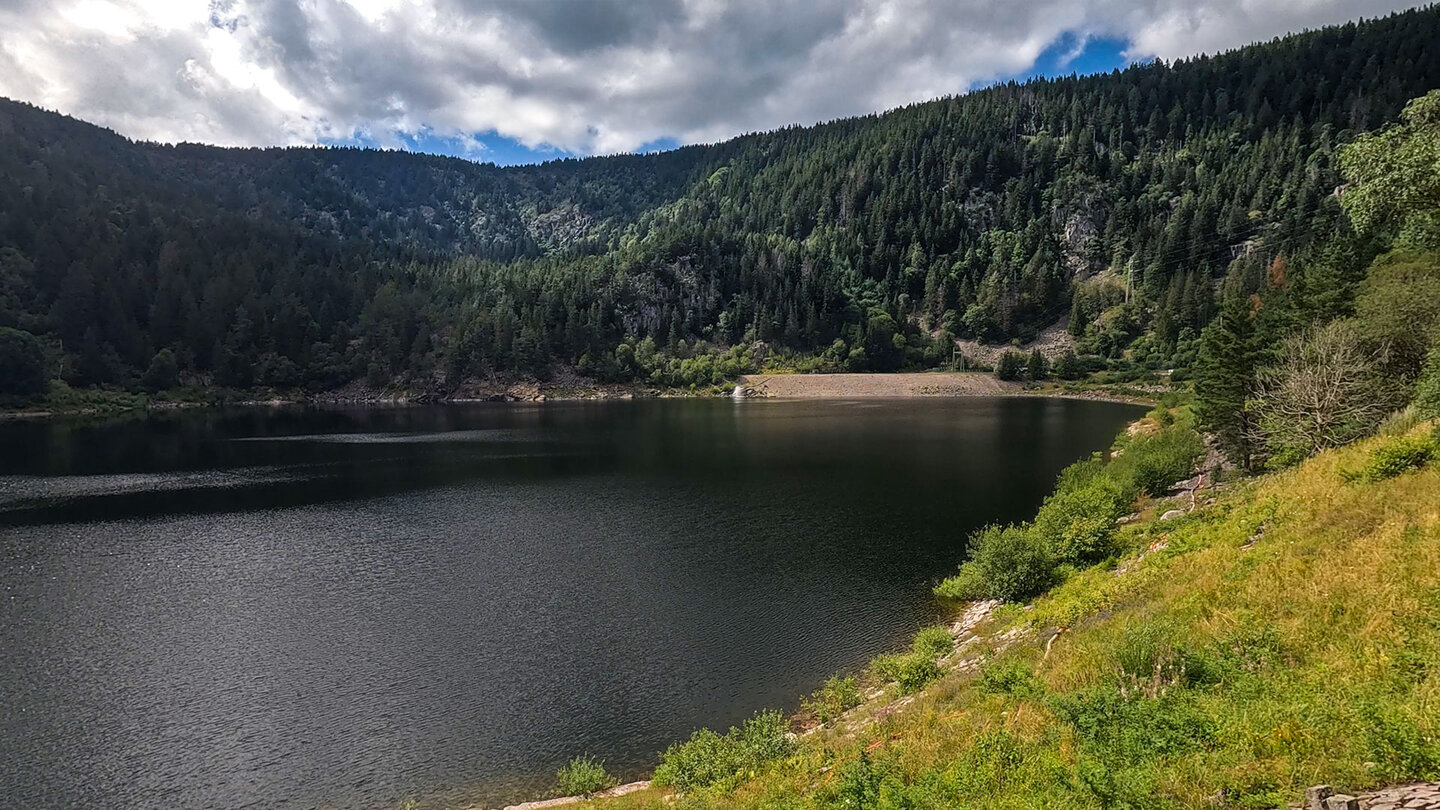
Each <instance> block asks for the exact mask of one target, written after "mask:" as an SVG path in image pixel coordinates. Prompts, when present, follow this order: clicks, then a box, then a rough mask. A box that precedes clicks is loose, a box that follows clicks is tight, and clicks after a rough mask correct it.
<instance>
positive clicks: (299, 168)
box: [0, 7, 1440, 388]
mask: <svg viewBox="0 0 1440 810" xmlns="http://www.w3.org/2000/svg"><path fill="white" fill-rule="evenodd" d="M1436 43H1440V9H1437V8H1436V7H1430V8H1426V9H1420V10H1415V11H1411V12H1406V13H1401V14H1396V15H1393V16H1391V17H1387V18H1385V19H1381V20H1375V21H1369V22H1362V23H1353V24H1349V25H1345V26H1339V27H1334V28H1329V29H1324V30H1321V31H1317V32H1310V33H1305V34H1300V35H1295V36H1290V37H1286V38H1283V39H1279V40H1275V41H1272V42H1269V43H1265V44H1259V45H1253V46H1250V47H1247V48H1243V49H1240V50H1237V51H1234V52H1231V53H1227V54H1223V55H1220V56H1214V57H1198V58H1195V59H1190V60H1183V61H1180V62H1177V63H1174V64H1171V65H1166V64H1161V63H1155V64H1148V65H1138V66H1135V67H1132V68H1130V69H1128V70H1124V71H1117V72H1114V73H1111V74H1108V75H1099V76H1091V77H1084V78H1075V77H1071V78H1062V79H1053V80H1048V79H1047V80H1034V81H1029V82H1025V83H1012V84H1006V85H1001V86H996V87H992V88H989V89H986V90H981V91H977V92H973V93H969V94H966V95H963V96H957V97H953V98H946V99H942V100H939V101H934V102H929V103H924V104H917V105H914V106H911V107H907V108H904V109H900V110H895V111H892V112H889V113H885V114H882V115H873V116H867V117H862V118H856V119H847V120H843V121H837V122H833V123H829V124H823V125H819V126H813V127H804V128H800V127H796V128H788V129H784V130H780V131H776V132H770V133H763V134H756V135H749V136H745V137H741V138H737V139H734V140H732V141H728V142H725V143H722V144H717V145H712V146H696V147H687V148H684V149H680V150H676V151H673V152H667V153H662V154H655V155H628V156H617V157H607V158H592V159H586V160H566V161H557V162H552V163H547V164H544V165H540V166H527V167H512V168H505V169H501V168H497V167H494V166H491V165H484V164H475V163H471V162H467V161H463V160H456V159H450V158H438V157H429V156H422V155H413V154H406V153H397V152H378V151H372V150H356V149H309V148H307V149H264V150H257V149H240V150H236V149H220V148H213V147H204V146H194V145H182V146H161V145H154V144H144V143H134V142H131V141H128V140H126V139H124V138H122V137H120V136H117V135H115V134H113V133H110V132H108V131H105V130H102V129H99V128H96V127H93V126H90V125H88V124H84V123H82V122H78V121H75V120H73V119H69V118H65V117H62V116H58V115H55V114H52V113H47V112H44V111H41V110H39V109H36V108H34V107H30V106H28V105H24V104H19V103H14V102H0V328H7V327H8V328H12V329H17V330H21V331H23V332H26V333H30V334H33V335H35V336H37V337H38V338H39V341H40V342H41V343H42V344H43V348H44V353H45V355H46V357H47V362H48V363H49V366H50V368H49V369H48V371H49V373H50V374H51V375H54V376H59V377H62V378H64V379H66V380H68V381H69V382H71V383H72V384H78V385H94V384H114V385H136V384H140V383H141V382H142V381H144V382H145V384H147V385H149V386H150V387H166V386H167V385H173V384H174V382H175V381H176V379H177V378H182V379H187V380H193V381H204V382H213V383H216V384H221V385H231V386H242V387H246V386H253V385H269V386H296V385H303V386H306V387H311V388H324V387H330V386H336V385H339V384H342V383H344V382H347V381H349V380H352V379H355V378H357V377H362V376H367V377H369V378H371V380H372V381H373V382H376V383H390V382H399V383H403V384H406V385H409V386H411V387H424V388H434V387H441V388H443V387H444V386H446V385H453V384H454V382H455V381H456V380H459V379H462V378H464V377H467V376H475V375H482V374H486V373H490V372H494V371H513V372H520V373H526V374H534V375H540V376H543V375H545V374H547V373H550V372H551V371H552V370H553V369H554V368H555V367H556V366H557V365H573V366H577V367H578V368H580V369H581V370H582V371H583V372H585V373H588V374H591V375H594V376H597V377H601V378H607V379H627V378H628V379H634V378H648V379H654V380H656V381H659V382H668V383H695V382H705V383H709V382H714V381H715V380H716V379H718V378H719V377H721V376H723V375H724V374H726V373H732V372H733V371H735V370H738V369H739V368H742V367H745V366H746V365H747V364H752V363H755V362H757V355H758V350H755V349H752V346H755V344H757V342H759V343H763V344H765V346H766V347H767V348H766V350H767V351H770V352H772V353H773V352H794V353H799V354H805V355H808V356H810V357H812V358H813V360H812V361H811V362H812V364H813V365H816V366H828V367H835V368H842V367H843V368H852V369H891V368H896V367H899V366H901V365H906V364H911V365H916V364H923V363H927V362H932V361H934V360H936V359H938V358H942V357H943V358H946V359H948V357H949V355H950V345H951V338H952V337H955V336H960V337H971V338H977V339H982V340H986V341H992V342H1003V341H1008V340H1010V339H1012V338H1020V339H1022V340H1023V339H1025V338H1027V337H1029V336H1031V335H1033V334H1034V333H1035V332H1036V331H1037V330H1039V329H1041V328H1043V327H1045V326H1047V325H1049V324H1051V323H1054V322H1056V321H1057V320H1060V319H1062V318H1065V317H1067V316H1068V317H1069V318H1070V329H1071V332H1072V334H1074V335H1075V336H1076V337H1077V339H1078V347H1079V349H1080V351H1081V352H1082V353H1083V354H1090V355H1092V356H1093V357H1094V358H1095V359H1094V361H1093V362H1095V363H1102V362H1108V363H1111V364H1118V365H1131V366H1133V365H1138V366H1149V367H1171V366H1175V367H1180V368H1185V367H1187V366H1189V365H1190V364H1191V363H1192V362H1193V361H1194V359H1195V354H1196V350H1197V346H1198V335H1199V330H1200V329H1201V327H1203V326H1204V325H1205V324H1206V323H1207V322H1208V321H1209V320H1210V319H1211V318H1212V317H1213V316H1214V314H1215V312H1216V310H1217V306H1218V301H1219V297H1218V288H1219V285H1220V282H1221V280H1222V279H1224V278H1225V277H1227V275H1228V276H1229V277H1230V278H1231V279H1232V281H1233V284H1235V285H1240V286H1244V285H1246V284H1249V285H1251V286H1255V285H1258V284H1259V283H1260V281H1259V280H1260V279H1263V276H1264V270H1265V268H1267V267H1268V266H1270V264H1271V260H1272V259H1273V258H1274V257H1275V256H1276V255H1279V254H1282V253H1284V254H1300V255H1303V254H1304V253H1305V251H1307V250H1308V249H1310V248H1309V246H1310V245H1312V244H1313V243H1315V242H1316V241H1317V239H1319V238H1321V237H1324V236H1326V235H1328V234H1329V233H1330V232H1332V231H1333V230H1334V229H1336V228H1337V227H1341V225H1342V220H1343V218H1342V216H1341V214H1340V211H1339V207H1338V205H1337V204H1336V202H1335V199H1334V192H1335V190H1336V188H1337V186H1338V185H1339V180H1338V175H1337V173H1336V169H1335V167H1334V166H1333V165H1332V156H1333V154H1334V152H1335V149H1336V147H1337V146H1338V145H1340V144H1343V143H1346V142H1348V141H1350V140H1353V139H1354V138H1355V137H1356V135H1357V134H1359V133H1361V132H1363V131H1367V130H1371V129H1375V128H1377V127H1379V126H1381V125H1382V124H1384V123H1386V122H1389V121H1392V120H1394V119H1395V118H1396V116H1397V115H1398V114H1399V112H1400V110H1401V108H1402V107H1403V106H1404V104H1405V102H1406V101H1407V100H1409V99H1411V98H1413V97H1416V96H1419V95H1422V94H1424V93H1425V92H1426V91H1428V90H1430V89H1432V88H1435V87H1437V86H1440V47H1437V44H1436ZM147 371H148V372H149V373H147Z"/></svg>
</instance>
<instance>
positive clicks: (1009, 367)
mask: <svg viewBox="0 0 1440 810" xmlns="http://www.w3.org/2000/svg"><path fill="white" fill-rule="evenodd" d="M1024 373H1025V356H1024V355H1022V354H1020V353H1019V352H1010V351H1007V352H1005V353H1004V354H1002V355H1000V359H999V360H997V361H996V362H995V376H996V377H998V378H1000V379H1002V380H1010V381H1014V380H1018V379H1020V377H1021V376H1022V375H1023V374H1024Z"/></svg>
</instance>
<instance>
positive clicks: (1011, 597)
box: [935, 526, 1055, 601]
mask: <svg viewBox="0 0 1440 810" xmlns="http://www.w3.org/2000/svg"><path fill="white" fill-rule="evenodd" d="M1054 579H1055V559H1054V557H1053V556H1052V554H1051V552H1050V548H1049V546H1048V545H1047V544H1046V543H1045V541H1044V540H1043V539H1042V538H1039V537H1038V536H1037V535H1036V533H1034V532H1030V531H1027V530H1026V529H1024V528H1023V527H1019V526H1004V527H1001V526H988V527H986V528H984V529H981V530H980V531H979V532H976V533H975V535H973V536H972V537H971V540H970V559H969V561H967V562H966V563H965V564H964V565H962V566H960V573H958V574H956V575H955V576H953V577H950V578H949V579H946V580H945V581H944V582H942V583H940V585H938V586H937V587H936V588H935V593H937V594H938V595H940V596H943V597H947V598H950V599H1004V600H1006V601H1016V600H1021V599H1028V598H1030V597H1031V596H1034V595H1035V594H1038V593H1040V592H1041V591H1043V590H1045V589H1046V588H1047V587H1049V586H1050V584H1051V583H1052V582H1054Z"/></svg>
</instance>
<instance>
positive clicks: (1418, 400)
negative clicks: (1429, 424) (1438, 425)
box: [1415, 335, 1440, 419]
mask: <svg viewBox="0 0 1440 810" xmlns="http://www.w3.org/2000/svg"><path fill="white" fill-rule="evenodd" d="M1415 409H1416V410H1417V411H1419V414H1420V416H1421V417H1422V418H1424V419H1434V418H1435V417H1437V416H1440V335H1437V336H1436V337H1435V339H1434V345H1433V346H1431V347H1430V353H1429V354H1428V355H1426V358H1425V370H1424V371H1422V372H1420V380H1419V382H1417V383H1416V385H1415Z"/></svg>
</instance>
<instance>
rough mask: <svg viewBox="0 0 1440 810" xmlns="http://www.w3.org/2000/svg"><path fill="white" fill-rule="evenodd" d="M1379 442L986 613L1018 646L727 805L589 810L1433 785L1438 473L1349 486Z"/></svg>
mask: <svg viewBox="0 0 1440 810" xmlns="http://www.w3.org/2000/svg"><path fill="white" fill-rule="evenodd" d="M1380 441H1385V440H1384V439H1378V440H1372V441H1368V442H1361V443H1358V444H1356V445H1353V446H1350V447H1347V448H1342V449H1340V450H1337V451H1331V452H1327V453H1324V454H1322V455H1320V456H1319V457H1317V458H1314V459H1312V460H1310V461H1309V462H1306V463H1305V464H1303V465H1302V466H1300V467H1298V468H1296V469H1292V470H1289V471H1286V472H1282V473H1278V474H1274V475H1271V476H1268V477H1265V478H1263V479H1257V480H1253V481H1247V482H1243V483H1240V484H1236V485H1232V487H1231V488H1230V489H1228V490H1227V491H1226V492H1224V493H1223V494H1222V495H1221V496H1220V499H1219V501H1218V502H1217V503H1216V504H1214V505H1211V506H1208V507H1202V508H1201V509H1200V510H1198V511H1197V512H1196V513H1195V514H1193V515H1191V516H1189V517H1186V518H1182V519H1179V520H1172V521H1169V522H1166V523H1155V522H1152V523H1148V524H1144V525H1141V526H1136V527H1131V528H1128V529H1126V534H1125V536H1124V537H1125V541H1126V544H1127V547H1128V548H1130V549H1132V554H1131V555H1130V556H1129V557H1128V558H1127V559H1125V560H1123V561H1122V563H1121V565H1120V566H1118V568H1117V567H1114V566H1105V567H1097V568H1092V569H1089V570H1086V571H1082V572H1080V573H1078V574H1076V575H1074V576H1072V577H1071V578H1070V579H1069V580H1067V581H1066V582H1064V583H1063V584H1061V585H1059V586H1057V587H1055V588H1054V589H1053V590H1052V591H1051V592H1050V593H1049V594H1047V595H1045V596H1043V597H1041V598H1039V599H1038V600H1036V601H1035V603H1034V604H1033V605H1032V606H1030V607H1028V608H1022V607H1019V606H1009V607H1007V608H1005V609H1003V610H1002V611H1001V612H1000V613H999V614H998V615H997V616H996V617H995V619H993V620H992V621H991V623H990V625H989V627H987V628H985V632H988V633H989V634H990V635H991V637H994V636H995V635H998V634H999V633H1000V632H1002V631H1004V630H1006V629H1009V628H1011V627H1017V626H1018V627H1024V628H1026V629H1027V631H1028V632H1030V633H1032V635H1030V636H1028V637H1027V638H1028V640H1027V641H1026V642H1024V643H1021V644H1018V645H1015V646H1013V647H1011V648H1010V649H1009V650H1008V651H1006V652H1004V653H1002V654H1000V655H998V656H995V657H994V658H993V659H992V660H989V661H987V662H986V663H985V664H984V665H983V666H982V667H981V671H980V674H976V673H974V672H969V673H962V672H956V673H952V674H950V675H947V676H945V677H944V678H942V679H941V680H940V681H938V682H937V683H935V684H934V685H932V686H930V687H929V688H928V689H926V690H925V691H924V692H922V693H921V694H920V695H918V696H917V697H916V699H915V700H914V701H913V702H911V703H909V704H908V705H905V706H903V707H900V708H898V709H896V708H887V707H886V705H885V704H886V701H888V700H891V699H892V698H893V694H891V695H887V696H886V697H885V698H882V699H881V700H879V701H876V702H874V703H872V704H869V705H866V706H863V707H861V708H859V709H857V710H855V713H853V714H852V716H851V718H849V719H848V720H849V722H845V723H842V724H840V727H839V729H833V730H825V731H822V732H820V733H817V734H815V735H811V736H809V737H806V738H805V739H804V740H803V741H802V743H801V745H800V747H799V750H798V753H797V754H795V755H794V756H793V757H790V758H788V759H786V760H784V761H782V762H779V763H776V764H774V765H773V766H771V767H769V768H768V769H765V770H763V771H762V772H760V773H757V774H756V776H755V778H753V779H750V780H749V781H747V782H745V783H743V784H742V785H741V786H740V787H738V788H736V789H735V790H734V791H733V792H730V793H725V794H713V795H712V794H705V793H703V792H701V793H696V794H693V795H689V796H683V797H679V798H678V801H677V799H675V798H668V799H667V798H666V796H665V793H664V792H663V791H659V790H652V791H646V792H644V793H640V794H634V795H631V796H627V797H624V798H622V799H618V800H613V801H608V802H604V803H603V804H604V806H605V807H607V808H612V807H614V808H649V807H655V808H659V807H681V808H684V807H737V808H791V807H793V808H810V807H884V808H890V807H894V808H900V807H910V808H929V807H933V808H941V807H974V808H1012V807H1013V808H1044V807H1056V808H1060V807H1065V808H1074V807H1105V806H1111V807H1195V808H1200V807H1226V806H1228V807H1274V806H1283V805H1284V804H1285V803H1286V802H1290V801H1294V800H1296V799H1297V798H1298V797H1299V795H1300V793H1301V792H1302V791H1303V789H1304V787H1305V786H1306V785H1310V784H1315V783H1320V782H1326V783H1330V784H1334V785H1336V786H1338V787H1341V788H1344V789H1348V790H1362V789H1365V788H1369V787H1373V786H1377V785H1381V784H1386V783H1393V782H1400V781H1406V780H1410V779H1424V778H1429V779H1436V778H1440V469H1437V465H1435V464H1433V463H1432V464H1431V465H1430V467H1428V468H1427V469H1424V470H1421V471H1417V472H1411V473H1407V474H1404V475H1401V476H1399V477H1397V478H1393V479H1390V480H1386V481H1381V482H1378V483H1370V484H1357V483H1346V482H1345V481H1344V479H1343V477H1342V475H1341V471H1342V470H1344V469H1354V468H1358V467H1360V466H1362V464H1363V463H1364V462H1365V461H1366V459H1367V458H1368V455H1369V453H1370V452H1371V450H1372V449H1373V447H1374V446H1375V445H1376V443H1377V442H1380ZM1157 545H1159V546H1163V547H1161V548H1158V549H1156V550H1151V549H1152V547H1155V546H1157ZM1142 551H1144V552H1147V553H1144V554H1143V557H1141V552H1142ZM1137 558H1139V559H1138V561H1137ZM1057 628H1058V629H1061V630H1063V631H1064V632H1062V633H1061V634H1060V635H1059V636H1058V638H1056V639H1055V641H1054V642H1053V643H1052V644H1051V645H1050V650H1049V652H1048V653H1047V652H1046V651H1045V649H1044V645H1043V644H1042V642H1041V639H1046V638H1048V637H1049V636H1050V635H1051V634H1052V633H1053V631H1054V630H1055V629H1057ZM1127 669H1128V670H1129V671H1128V672H1126V671H1125V670H1127ZM1122 692H1123V693H1124V694H1125V695H1128V696H1129V697H1121V694H1122ZM855 714H858V715H860V716H861V718H862V719H861V720H860V722H858V723H857V722H855V718H854V715H855ZM872 719H873V720H874V722H869V720H872ZM857 725H858V726H859V730H858V731H857V730H855V726H857Z"/></svg>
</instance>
